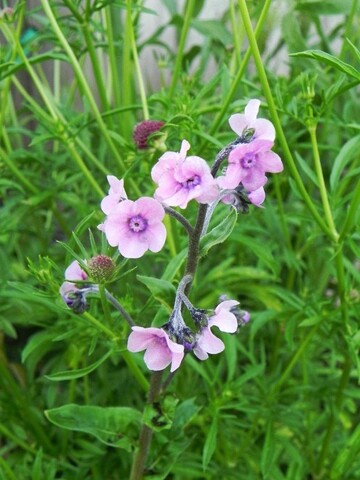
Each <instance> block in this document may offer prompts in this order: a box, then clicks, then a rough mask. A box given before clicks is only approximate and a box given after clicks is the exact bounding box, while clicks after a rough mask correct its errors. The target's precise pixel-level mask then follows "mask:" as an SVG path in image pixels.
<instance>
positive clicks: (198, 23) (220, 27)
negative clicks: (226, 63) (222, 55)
mask: <svg viewBox="0 0 360 480" xmlns="http://www.w3.org/2000/svg"><path fill="white" fill-rule="evenodd" d="M191 26H192V27H193V28H195V30H197V31H198V32H199V33H201V34H202V35H204V36H205V37H206V38H210V39H211V40H216V41H217V42H220V43H222V44H223V45H224V46H225V47H226V46H227V45H231V44H232V41H233V40H232V36H231V34H230V32H229V31H228V30H227V29H226V28H225V26H224V23H223V22H222V21H219V20H192V22H191Z"/></svg>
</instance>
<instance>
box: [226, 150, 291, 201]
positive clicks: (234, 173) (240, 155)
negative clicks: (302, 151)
mask: <svg viewBox="0 0 360 480" xmlns="http://www.w3.org/2000/svg"><path fill="white" fill-rule="evenodd" d="M272 146H273V142H272V141H270V140H254V141H252V142H250V143H242V144H240V145H238V146H237V147H235V148H234V149H233V150H232V151H231V152H230V155H229V165H228V167H227V169H226V173H225V175H223V176H220V177H218V178H217V182H218V184H219V186H220V187H221V188H230V189H233V188H236V187H237V186H238V185H239V184H240V183H242V185H243V186H244V188H245V190H246V191H247V192H254V191H255V190H258V189H259V188H260V187H262V186H264V185H265V183H266V182H267V178H266V176H265V173H266V172H271V173H277V172H281V171H282V170H283V164H282V161H281V159H280V157H279V155H277V154H276V153H274V152H272V151H270V149H271V147H272Z"/></svg>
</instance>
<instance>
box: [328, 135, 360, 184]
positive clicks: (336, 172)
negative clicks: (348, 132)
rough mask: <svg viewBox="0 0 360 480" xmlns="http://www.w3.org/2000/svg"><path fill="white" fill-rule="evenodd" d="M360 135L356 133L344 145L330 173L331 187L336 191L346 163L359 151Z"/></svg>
mask: <svg viewBox="0 0 360 480" xmlns="http://www.w3.org/2000/svg"><path fill="white" fill-rule="evenodd" d="M359 145H360V135H356V136H355V137H353V138H351V139H350V140H349V141H348V142H346V143H345V145H343V147H342V148H341V150H340V152H339V153H338V155H337V157H336V158H335V161H334V164H333V168H332V170H331V174H330V187H331V190H332V191H334V190H335V189H336V188H337V186H338V183H339V180H340V176H341V173H342V172H343V171H344V169H345V167H346V165H347V164H348V163H349V162H350V161H351V160H352V159H353V158H354V157H355V155H358V153H359Z"/></svg>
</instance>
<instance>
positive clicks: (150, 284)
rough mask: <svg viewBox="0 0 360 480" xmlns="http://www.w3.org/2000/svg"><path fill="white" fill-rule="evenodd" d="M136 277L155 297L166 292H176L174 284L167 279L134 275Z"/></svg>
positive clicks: (166, 293)
mask: <svg viewBox="0 0 360 480" xmlns="http://www.w3.org/2000/svg"><path fill="white" fill-rule="evenodd" d="M136 278H137V279H138V280H139V281H140V282H141V283H143V284H144V285H146V286H147V288H148V289H149V290H150V292H151V293H152V294H153V295H154V297H155V298H159V297H161V296H164V295H168V294H174V293H175V292H176V290H175V287H174V285H173V284H172V283H170V282H168V281H167V280H163V279H161V278H155V277H147V276H145V275H136Z"/></svg>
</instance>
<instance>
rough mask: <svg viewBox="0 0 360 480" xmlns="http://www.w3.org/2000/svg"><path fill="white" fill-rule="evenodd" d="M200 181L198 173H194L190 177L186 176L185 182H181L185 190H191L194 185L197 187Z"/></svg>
mask: <svg viewBox="0 0 360 480" xmlns="http://www.w3.org/2000/svg"><path fill="white" fill-rule="evenodd" d="M200 183H201V178H200V176H199V175H194V176H193V177H191V178H188V179H187V180H186V181H185V182H183V183H182V186H183V187H184V188H186V189H187V190H191V189H192V188H194V187H197V186H198V185H200Z"/></svg>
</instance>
